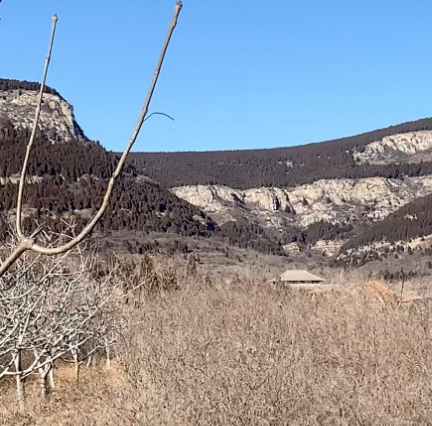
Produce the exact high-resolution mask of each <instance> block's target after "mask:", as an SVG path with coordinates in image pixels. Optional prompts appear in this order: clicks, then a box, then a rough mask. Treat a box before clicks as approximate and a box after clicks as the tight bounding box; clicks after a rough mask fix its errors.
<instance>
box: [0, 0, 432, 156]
mask: <svg viewBox="0 0 432 426" xmlns="http://www.w3.org/2000/svg"><path fill="white" fill-rule="evenodd" d="M174 3H175V2H174V1H173V0H127V1H122V2H120V1H118V0H117V1H114V0H104V1H102V0H94V1H89V0H3V2H2V3H1V5H0V16H1V18H2V19H1V21H0V42H1V43H0V46H1V49H0V55H1V57H0V76H1V77H5V78H17V79H25V80H29V81H38V80H39V79H40V77H41V74H42V69H43V61H44V57H45V54H46V49H47V42H48V38H49V30H50V25H51V15H52V14H53V13H57V14H58V16H59V22H58V28H57V35H56V42H55V46H54V52H53V59H52V62H51V68H50V72H49V76H48V80H47V83H48V84H49V85H50V86H52V87H55V88H56V89H57V90H58V91H59V92H60V93H61V94H62V95H63V96H64V97H65V98H66V99H67V100H69V101H70V102H71V103H72V105H73V106H74V108H75V114H76V118H77V120H78V122H79V123H80V125H81V126H82V127H83V129H84V131H85V132H86V134H87V136H88V137H90V138H92V139H94V140H99V141H100V142H101V143H102V145H104V146H105V147H106V148H108V149H111V150H121V149H122V148H123V146H124V145H125V143H126V142H127V139H128V138H129V136H130V134H131V132H132V129H133V127H134V125H135V121H136V119H137V117H138V114H139V110H140V108H141V105H142V102H143V100H144V97H145V95H146V93H147V89H148V85H149V82H150V80H151V77H152V74H153V69H154V66H155V63H156V60H157V57H158V55H159V50H160V47H161V45H162V42H163V39H164V37H165V34H166V30H167V28H168V23H169V21H170V19H171V16H172V13H173V10H174ZM183 4H184V7H183V10H182V12H181V15H180V19H179V24H178V27H177V28H176V30H175V33H174V37H173V40H172V43H171V45H170V47H169V49H168V53H167V58H166V62H165V64H164V68H163V70H162V74H161V78H160V80H159V83H158V86H157V88H156V92H155V96H154V100H153V103H152V105H151V108H150V109H151V111H163V112H165V113H167V114H170V115H171V116H173V117H174V118H175V120H176V121H174V122H172V121H170V120H167V119H165V118H163V117H153V118H152V119H150V120H149V121H148V122H147V123H146V124H145V126H144V127H143V129H142V131H141V134H140V136H139V138H138V140H137V143H136V145H135V147H134V151H186V150H199V151H202V150H221V149H246V148H271V147H277V146H291V145H298V144H303V143H308V142H317V141H322V140H327V139H331V138H337V137H342V136H348V135H352V134H356V133H360V132H364V131H368V130H374V129H376V128H381V127H386V126H389V125H392V124H398V123H401V122H404V121H409V120H415V119H418V118H424V117H429V116H432V106H431V102H430V100H431V99H432V84H431V82H432V70H431V61H432V59H431V55H430V49H431V40H432V25H430V17H431V16H432V2H431V1H430V0H416V1H413V0H379V1H377V0H326V1H322V0H266V1H258V0H249V1H246V0H218V1H215V0H213V1H210V0H184V1H183ZM18 52H19V53H18Z"/></svg>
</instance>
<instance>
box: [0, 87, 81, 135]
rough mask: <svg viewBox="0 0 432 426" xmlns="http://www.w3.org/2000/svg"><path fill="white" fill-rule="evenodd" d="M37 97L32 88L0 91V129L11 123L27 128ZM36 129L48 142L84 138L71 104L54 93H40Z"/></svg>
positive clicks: (32, 116) (29, 125)
mask: <svg viewBox="0 0 432 426" xmlns="http://www.w3.org/2000/svg"><path fill="white" fill-rule="evenodd" d="M37 96H38V93H37V92H36V91H33V90H22V89H16V90H5V91H0V128H1V127H5V126H7V125H9V124H12V125H13V126H14V127H16V128H29V129H31V127H32V125H33V118H34V114H35V110H36V103H37ZM39 128H40V130H41V131H42V132H44V133H45V134H46V135H47V136H48V138H49V139H50V140H51V141H52V142H67V141H69V140H71V139H75V140H86V137H85V135H84V132H83V131H82V129H81V128H80V127H79V125H78V124H77V122H76V120H75V117H74V113H73V107H72V106H71V105H70V104H69V103H68V102H66V101H65V100H64V99H62V98H61V97H60V96H59V95H57V94H50V93H44V95H43V104H42V108H41V115H40V119H39Z"/></svg>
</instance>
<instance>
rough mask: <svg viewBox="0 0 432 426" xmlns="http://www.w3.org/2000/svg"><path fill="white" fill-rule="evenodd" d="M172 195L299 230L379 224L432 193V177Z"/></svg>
mask: <svg viewBox="0 0 432 426" xmlns="http://www.w3.org/2000/svg"><path fill="white" fill-rule="evenodd" d="M172 191H173V192H174V193H175V194H176V195H177V196H178V197H180V198H183V199H184V200H186V201H188V202H190V203H191V204H194V205H196V206H199V207H200V208H202V209H204V210H205V211H207V212H210V213H215V212H216V213H217V212H221V211H222V210H226V211H229V210H234V209H244V208H247V209H249V210H254V209H256V210H261V211H265V212H268V213H270V214H271V213H273V212H284V213H288V214H290V216H291V217H292V218H293V221H294V222H295V223H296V224H297V225H298V226H300V227H302V228H304V227H307V226H308V225H310V224H312V223H315V222H319V221H330V222H332V223H335V224H337V223H348V222H353V221H355V220H362V221H377V220H380V219H383V218H384V217H386V216H387V215H388V214H390V213H392V212H393V211H395V210H396V209H398V208H399V207H401V206H403V205H405V204H407V203H409V202H411V201H413V200H414V199H415V198H416V197H420V196H424V195H428V194H430V193H432V176H423V177H418V178H407V179H405V180H399V179H385V178H379V177H376V178H364V179H357V180H354V179H333V180H319V181H317V182H314V183H313V184H310V185H300V186H298V187H295V188H287V189H284V188H274V187H273V188H251V189H248V190H238V189H233V188H229V187H226V186H218V185H196V186H181V187H176V188H173V189H172Z"/></svg>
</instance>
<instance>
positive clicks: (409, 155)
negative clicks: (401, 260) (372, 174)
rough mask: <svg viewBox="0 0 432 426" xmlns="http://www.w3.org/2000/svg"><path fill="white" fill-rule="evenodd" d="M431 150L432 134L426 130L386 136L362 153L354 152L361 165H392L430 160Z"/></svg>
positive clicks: (367, 146) (368, 146)
mask: <svg viewBox="0 0 432 426" xmlns="http://www.w3.org/2000/svg"><path fill="white" fill-rule="evenodd" d="M431 150H432V132H431V131H430V130H424V131H418V132H408V133H402V134H395V135H392V136H385V137H383V138H382V139H381V140H378V141H375V142H372V143H370V144H368V145H366V147H364V148H363V149H362V150H361V151H359V150H354V152H353V156H354V158H355V159H356V161H357V162H358V163H361V164H365V163H369V164H390V163H393V162H407V161H418V160H423V161H425V160H430V158H431V152H430V151H431ZM419 154H420V155H422V156H421V157H420V156H419Z"/></svg>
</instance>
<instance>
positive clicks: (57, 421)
mask: <svg viewBox="0 0 432 426" xmlns="http://www.w3.org/2000/svg"><path fill="white" fill-rule="evenodd" d="M128 389H129V385H128V383H127V381H126V380H125V376H124V373H123V371H121V370H119V369H118V368H115V367H112V368H110V369H107V368H104V367H101V366H99V367H93V368H90V369H87V368H83V369H82V378H81V381H80V383H79V385H76V383H75V378H74V372H73V368H72V367H69V366H62V367H60V368H59V369H58V371H56V389H55V391H53V392H52V393H51V394H50V395H49V399H48V400H47V401H46V402H45V403H41V400H40V398H39V393H38V391H39V389H38V384H37V381H36V380H35V379H32V378H31V379H30V380H29V381H28V383H27V385H26V397H27V409H28V410H27V412H26V413H24V414H23V413H20V411H19V409H18V407H17V403H16V396H15V389H14V386H13V383H8V384H7V386H3V388H2V389H1V391H2V392H1V395H0V424H1V425H10V426H15V425H16V426H18V425H20V426H21V425H23V426H24V425H25V426H27V425H28V426H30V425H35V426H36V425H37V426H48V425H50V426H56V425H62V426H69V425H70V426H73V425H92V426H102V425H130V424H133V423H132V419H133V417H132V416H133V415H132V414H130V413H131V411H130V408H132V407H130V406H129V405H128V404H129V402H128V401H130V402H132V401H133V398H132V397H131V396H130V395H126V392H127V390H128ZM120 401H121V402H122V403H123V406H122V405H121V404H120Z"/></svg>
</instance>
